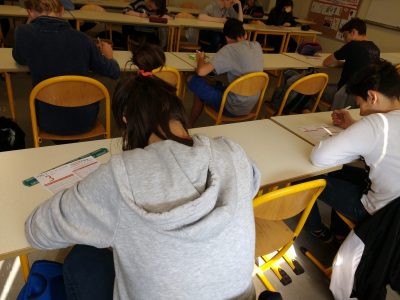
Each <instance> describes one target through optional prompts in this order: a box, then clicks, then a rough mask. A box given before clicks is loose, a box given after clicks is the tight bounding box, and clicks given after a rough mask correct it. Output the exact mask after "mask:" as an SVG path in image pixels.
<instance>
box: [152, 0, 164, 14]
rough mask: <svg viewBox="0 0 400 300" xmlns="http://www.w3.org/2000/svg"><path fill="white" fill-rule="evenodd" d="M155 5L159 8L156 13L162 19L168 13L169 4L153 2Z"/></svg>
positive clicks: (155, 0)
mask: <svg viewBox="0 0 400 300" xmlns="http://www.w3.org/2000/svg"><path fill="white" fill-rule="evenodd" d="M151 1H152V2H153V3H154V5H155V6H156V7H157V11H156V13H157V14H158V15H159V16H160V17H162V16H163V15H165V14H166V13H167V4H166V1H165V0H151Z"/></svg>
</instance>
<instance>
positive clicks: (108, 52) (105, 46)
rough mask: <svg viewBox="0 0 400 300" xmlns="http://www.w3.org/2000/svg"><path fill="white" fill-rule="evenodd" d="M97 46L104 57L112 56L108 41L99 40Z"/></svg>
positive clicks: (110, 57)
mask: <svg viewBox="0 0 400 300" xmlns="http://www.w3.org/2000/svg"><path fill="white" fill-rule="evenodd" d="M99 48H100V51H101V53H102V54H103V55H104V57H106V58H108V59H112V58H113V49H112V47H111V45H110V44H109V43H107V42H104V41H101V42H100V44H99Z"/></svg>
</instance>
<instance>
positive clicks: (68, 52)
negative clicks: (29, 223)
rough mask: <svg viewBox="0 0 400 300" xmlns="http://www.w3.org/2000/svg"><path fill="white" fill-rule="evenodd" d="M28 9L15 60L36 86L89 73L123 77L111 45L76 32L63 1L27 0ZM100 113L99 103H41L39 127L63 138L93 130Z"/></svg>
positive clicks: (18, 34) (18, 31) (17, 32)
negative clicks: (63, 77)
mask: <svg viewBox="0 0 400 300" xmlns="http://www.w3.org/2000/svg"><path fill="white" fill-rule="evenodd" d="M24 6H25V7H26V9H27V11H28V16H29V24H25V25H22V26H19V27H18V28H16V30H15V46H14V49H13V57H14V59H15V60H16V62H17V63H19V64H21V65H27V66H28V67H29V69H30V72H31V76H32V84H33V85H36V84H38V83H39V82H41V81H43V80H45V79H48V78H51V77H55V76H61V75H82V76H87V75H88V73H89V71H93V72H95V73H97V74H100V75H103V76H107V77H110V78H113V79H117V78H118V77H119V73H120V70H119V65H118V63H117V62H116V61H115V60H113V51H112V48H111V46H110V45H109V44H107V43H104V42H101V43H100V45H96V44H95V43H94V42H93V41H92V40H91V39H90V38H89V37H88V36H87V35H85V34H84V33H81V32H79V31H76V30H75V29H73V28H72V27H71V26H70V24H69V23H68V21H66V20H64V19H62V18H61V16H62V15H63V12H64V8H63V6H62V4H61V2H60V1H59V0H25V1H24ZM98 110H99V104H98V103H94V104H91V105H88V106H83V107H73V108H71V107H59V106H53V105H49V104H46V103H43V102H40V101H37V104H36V111H37V117H38V123H39V127H40V128H41V129H43V130H45V131H47V132H50V133H54V134H63V135H72V134H78V133H84V132H87V131H89V130H91V129H92V128H93V127H94V126H95V124H96V120H97V114H98Z"/></svg>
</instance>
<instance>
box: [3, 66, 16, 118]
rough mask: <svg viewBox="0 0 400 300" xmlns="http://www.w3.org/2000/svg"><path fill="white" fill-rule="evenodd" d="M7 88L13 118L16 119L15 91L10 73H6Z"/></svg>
mask: <svg viewBox="0 0 400 300" xmlns="http://www.w3.org/2000/svg"><path fill="white" fill-rule="evenodd" d="M4 77H5V80H6V88H7V97H8V105H9V106H10V113H11V118H12V119H13V120H15V106H14V92H13V88H12V83H11V76H10V73H4Z"/></svg>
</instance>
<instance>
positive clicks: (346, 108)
mask: <svg viewBox="0 0 400 300" xmlns="http://www.w3.org/2000/svg"><path fill="white" fill-rule="evenodd" d="M350 108H351V105H349V106H347V107H345V108H343V109H344V110H349V109H350Z"/></svg>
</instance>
